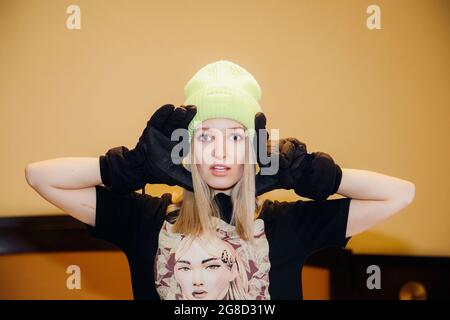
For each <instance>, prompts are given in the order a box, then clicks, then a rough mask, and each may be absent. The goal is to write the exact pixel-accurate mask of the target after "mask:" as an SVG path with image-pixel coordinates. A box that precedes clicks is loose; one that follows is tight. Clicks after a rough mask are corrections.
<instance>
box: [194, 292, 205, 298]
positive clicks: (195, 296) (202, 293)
mask: <svg viewBox="0 0 450 320" xmlns="http://www.w3.org/2000/svg"><path fill="white" fill-rule="evenodd" d="M207 294H208V292H206V291H194V292H192V296H193V297H194V298H196V299H201V298H204V297H205V296H206V295H207Z"/></svg>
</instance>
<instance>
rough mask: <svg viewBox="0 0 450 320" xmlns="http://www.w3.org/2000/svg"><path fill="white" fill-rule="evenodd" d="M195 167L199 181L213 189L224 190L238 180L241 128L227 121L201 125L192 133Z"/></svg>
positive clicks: (241, 166) (242, 147)
mask: <svg viewBox="0 0 450 320" xmlns="http://www.w3.org/2000/svg"><path fill="white" fill-rule="evenodd" d="M193 139H195V143H194V156H195V163H196V165H197V168H198V170H199V172H200V175H201V177H202V179H203V180H204V181H205V182H206V183H207V184H208V185H209V186H210V187H211V188H213V189H218V190H226V189H229V188H231V187H232V186H233V185H234V184H236V183H237V182H238V181H239V179H240V178H241V177H242V174H243V171H244V161H245V141H246V139H247V137H246V134H245V127H244V126H243V125H242V124H240V123H239V122H236V121H234V120H231V119H225V118H214V119H208V120H205V121H203V122H202V123H201V124H200V125H199V126H197V128H196V130H195V131H194V135H193Z"/></svg>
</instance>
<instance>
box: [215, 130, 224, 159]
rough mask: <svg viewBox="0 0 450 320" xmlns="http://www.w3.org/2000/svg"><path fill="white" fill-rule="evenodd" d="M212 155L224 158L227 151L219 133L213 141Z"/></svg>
mask: <svg viewBox="0 0 450 320" xmlns="http://www.w3.org/2000/svg"><path fill="white" fill-rule="evenodd" d="M213 153H214V157H215V158H217V159H224V158H225V156H226V154H227V151H226V143H225V141H224V139H223V137H222V136H221V135H218V136H217V137H216V138H215V141H214V151H213Z"/></svg>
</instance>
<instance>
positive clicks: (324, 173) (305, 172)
mask: <svg viewBox="0 0 450 320" xmlns="http://www.w3.org/2000/svg"><path fill="white" fill-rule="evenodd" d="M265 123H266V119H265V117H263V115H262V116H261V115H258V114H257V115H256V117H255V128H257V127H258V128H259V129H262V130H264V131H265V132H266V141H268V134H267V130H265ZM263 136H264V135H263ZM256 141H257V145H259V146H260V147H262V148H264V146H263V145H262V143H263V140H261V139H257V140H256ZM278 143H279V145H278V150H274V152H275V153H278V155H276V156H278V157H279V169H278V172H276V173H275V174H273V175H262V174H261V171H260V172H259V173H258V174H257V175H256V177H255V194H256V196H258V195H260V194H263V193H265V192H268V191H271V190H274V189H280V188H282V189H287V190H289V189H294V191H295V193H296V194H297V195H299V196H302V197H306V198H310V199H313V200H319V201H320V200H325V199H327V198H328V196H330V195H332V194H334V193H336V191H337V190H338V188H339V185H340V183H341V179H342V170H341V168H340V167H339V166H338V165H337V164H335V163H334V161H333V159H332V158H331V156H330V155H329V154H327V153H324V152H313V153H311V154H309V153H307V148H306V145H305V144H304V143H303V142H301V141H299V140H297V139H295V138H287V139H280V140H279V141H278ZM271 149H273V148H272V146H271V144H270V142H269V143H266V150H267V156H270V155H271V154H272V150H271ZM257 150H258V149H257ZM257 159H258V164H259V165H260V167H262V168H263V167H269V166H270V163H269V164H262V163H260V157H259V156H258V157H257Z"/></svg>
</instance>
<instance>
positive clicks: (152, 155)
mask: <svg viewBox="0 0 450 320" xmlns="http://www.w3.org/2000/svg"><path fill="white" fill-rule="evenodd" d="M196 113H197V108H196V107H195V106H193V105H188V106H183V105H182V106H180V107H178V108H175V106H174V105H172V104H165V105H163V106H162V107H160V108H159V109H158V110H156V112H155V113H154V114H153V115H152V117H151V118H150V120H149V121H148V122H147V126H146V127H145V129H144V131H143V132H142V135H141V136H140V138H139V141H138V143H137V144H136V147H135V148H134V149H132V150H128V148H126V147H124V146H120V147H115V148H112V149H110V150H108V152H107V153H106V154H105V155H102V156H100V172H101V177H102V182H103V184H104V185H105V186H107V187H110V188H111V189H112V190H114V191H116V192H119V193H129V192H131V191H135V190H138V189H142V188H143V187H144V186H145V184H147V183H152V184H167V185H170V186H174V185H178V186H181V187H183V188H185V189H188V190H189V191H193V186H192V176H191V173H190V172H189V171H188V170H187V169H185V168H184V167H183V165H182V164H181V163H180V164H178V163H174V161H173V159H172V148H173V147H174V146H175V145H177V144H178V143H179V142H180V140H177V141H172V140H171V136H172V133H173V131H174V130H176V129H186V130H187V127H188V125H189V123H190V122H191V120H192V119H193V118H194V116H195V114H196ZM186 136H187V131H186V135H185V137H186Z"/></svg>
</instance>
